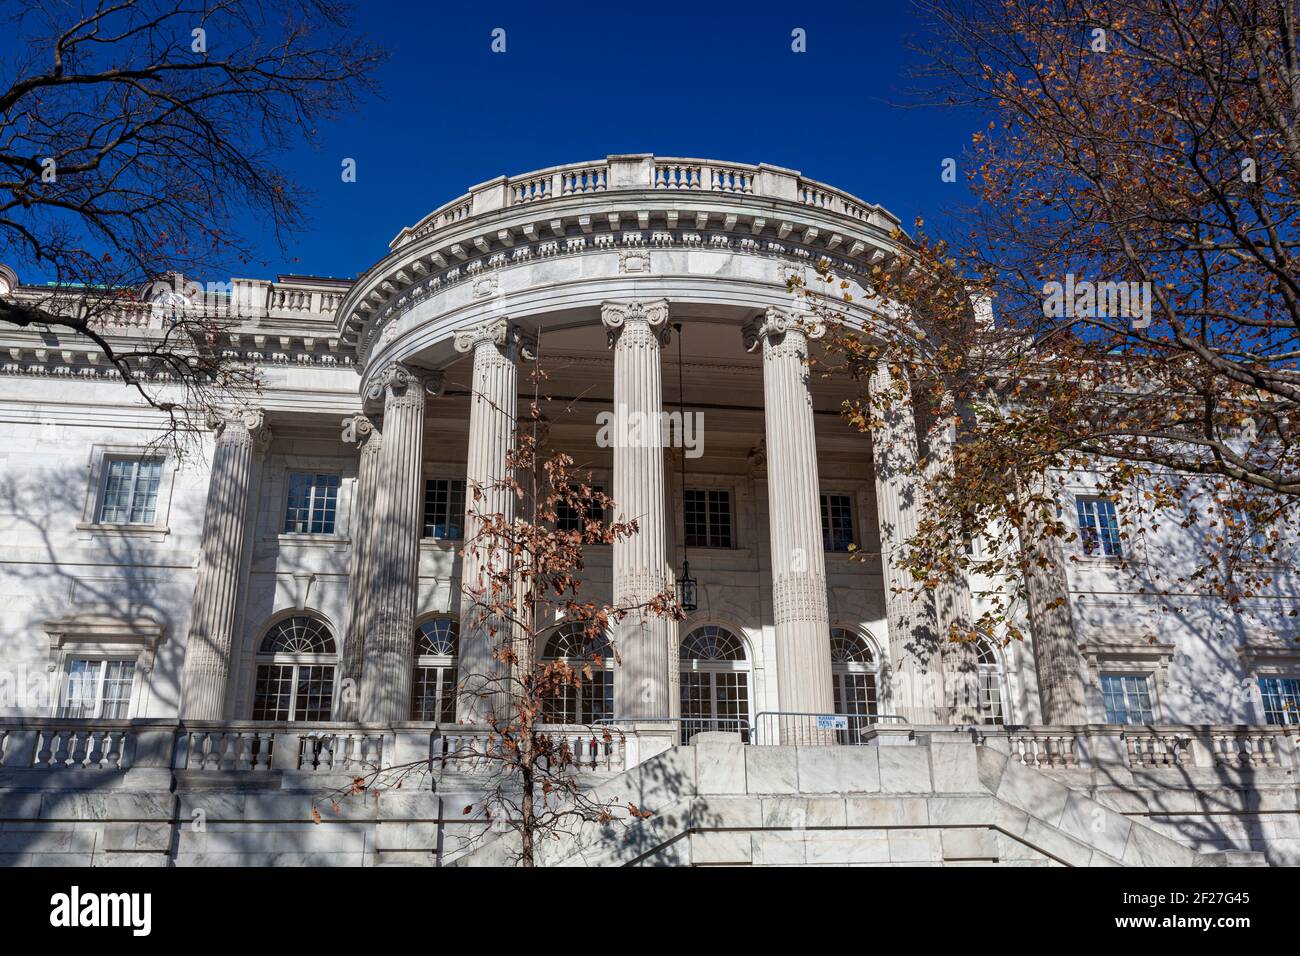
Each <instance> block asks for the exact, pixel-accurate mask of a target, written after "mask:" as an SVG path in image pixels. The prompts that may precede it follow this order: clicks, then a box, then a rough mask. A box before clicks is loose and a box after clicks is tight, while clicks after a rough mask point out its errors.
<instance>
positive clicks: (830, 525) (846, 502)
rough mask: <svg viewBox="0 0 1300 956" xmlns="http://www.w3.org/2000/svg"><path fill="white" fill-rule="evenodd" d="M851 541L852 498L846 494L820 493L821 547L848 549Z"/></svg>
mask: <svg viewBox="0 0 1300 956" xmlns="http://www.w3.org/2000/svg"><path fill="white" fill-rule="evenodd" d="M853 543H854V541H853V504H852V500H851V499H850V498H849V496H848V495H822V549H823V550H825V551H848V550H849V546H850V545H851V544H853Z"/></svg>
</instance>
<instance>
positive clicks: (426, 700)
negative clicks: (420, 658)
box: [411, 667, 456, 724]
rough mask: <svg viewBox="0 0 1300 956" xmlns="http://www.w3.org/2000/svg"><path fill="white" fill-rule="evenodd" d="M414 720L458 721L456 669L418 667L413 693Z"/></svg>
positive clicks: (412, 715)
mask: <svg viewBox="0 0 1300 956" xmlns="http://www.w3.org/2000/svg"><path fill="white" fill-rule="evenodd" d="M411 719H412V720H436V721H441V722H442V723H446V724H454V723H455V722H456V669H455V668H454V667H417V668H416V669H415V680H414V687H413V690H412V695H411Z"/></svg>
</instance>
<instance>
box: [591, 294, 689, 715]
mask: <svg viewBox="0 0 1300 956" xmlns="http://www.w3.org/2000/svg"><path fill="white" fill-rule="evenodd" d="M600 313H601V321H602V322H604V324H605V328H606V329H608V330H609V344H610V348H612V349H613V350H614V417H615V421H616V423H618V426H617V427H616V429H615V432H616V435H615V440H614V495H613V498H614V509H615V511H616V512H617V514H616V516H615V520H618V521H636V522H637V531H636V534H634V535H631V536H630V537H626V538H620V539H618V540H616V541H615V542H614V545H613V570H614V603H615V604H616V605H619V606H622V607H644V606H645V605H647V604H648V603H649V602H650V601H652V600H653V599H654V598H655V596H656V595H659V594H661V593H663V592H665V591H671V589H672V572H671V570H670V566H669V560H668V522H667V515H666V505H665V494H666V486H665V475H664V472H665V469H664V447H663V440H662V439H663V435H662V433H661V429H660V427H659V422H660V413H661V412H662V411H663V372H662V367H661V364H660V349H661V348H662V346H664V345H665V344H667V342H668V337H669V335H670V332H669V330H668V300H667V299H656V300H653V301H650V302H605V303H603V304H602V305H601V309H600ZM633 422H636V423H637V426H636V428H635V429H633V428H632V425H631V423H633ZM623 423H627V424H628V427H627V428H626V429H625V428H623ZM633 435H635V437H636V439H637V440H636V441H632V440H630V439H631V438H632V436H633ZM673 630H674V628H673V627H672V622H671V621H670V620H669V619H668V618H667V617H665V616H664V615H662V614H653V613H647V612H642V611H634V612H633V613H631V614H629V615H628V616H627V617H625V618H624V619H623V620H622V621H621V622H620V623H619V625H618V633H617V634H616V635H615V648H616V650H617V653H618V656H619V658H620V660H621V663H620V665H619V666H617V667H616V668H615V670H614V700H615V701H617V702H618V704H617V707H616V710H617V712H618V713H620V714H622V715H624V716H626V717H629V718H633V719H634V718H637V717H664V716H667V715H670V714H671V713H672V712H673V708H672V704H673V702H672V694H671V690H670V689H671V688H673V687H674V686H675V681H673V679H672V675H671V674H670V673H669V660H670V659H671V653H672V639H673Z"/></svg>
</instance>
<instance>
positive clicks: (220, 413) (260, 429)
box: [207, 406, 271, 451]
mask: <svg viewBox="0 0 1300 956" xmlns="http://www.w3.org/2000/svg"><path fill="white" fill-rule="evenodd" d="M207 424H208V428H210V429H212V431H214V432H216V434H217V441H218V442H219V443H222V444H227V443H232V442H244V441H247V442H250V443H251V444H252V445H253V447H254V448H256V449H257V450H258V451H264V450H265V449H266V447H267V446H268V445H269V444H270V443H271V429H269V428H268V427H267V426H266V412H265V411H263V410H262V409H260V408H236V407H232V406H225V407H220V408H210V409H208V412H207Z"/></svg>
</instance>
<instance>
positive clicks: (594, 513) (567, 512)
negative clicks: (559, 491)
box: [555, 485, 605, 531]
mask: <svg viewBox="0 0 1300 956" xmlns="http://www.w3.org/2000/svg"><path fill="white" fill-rule="evenodd" d="M570 487H571V488H572V489H573V490H574V491H577V490H578V488H577V486H573V485H571V486H570ZM589 487H590V488H591V490H592V491H593V492H596V493H597V494H604V493H605V488H604V486H603V485H590V486H589ZM604 520H605V509H604V508H597V507H595V506H594V505H588V506H585V507H583V508H581V509H578V508H574V507H573V506H572V505H570V504H569V502H567V501H557V502H556V503H555V530H557V531H581V530H582V529H583V527H584V526H585V524H586V522H587V521H604Z"/></svg>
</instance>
